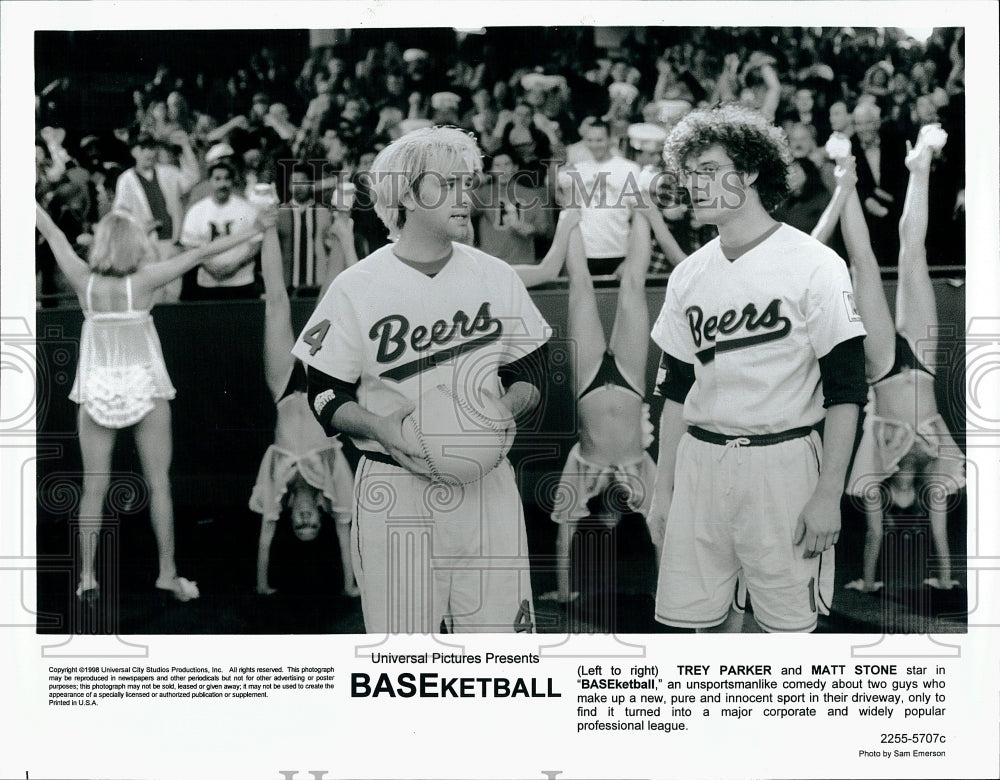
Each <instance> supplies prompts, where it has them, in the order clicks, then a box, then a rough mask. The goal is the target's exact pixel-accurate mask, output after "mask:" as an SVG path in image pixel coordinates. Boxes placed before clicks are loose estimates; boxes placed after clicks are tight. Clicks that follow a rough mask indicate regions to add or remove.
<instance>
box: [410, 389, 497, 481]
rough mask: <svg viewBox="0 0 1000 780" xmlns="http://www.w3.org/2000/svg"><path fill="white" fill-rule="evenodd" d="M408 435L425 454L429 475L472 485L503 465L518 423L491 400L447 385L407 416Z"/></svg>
mask: <svg viewBox="0 0 1000 780" xmlns="http://www.w3.org/2000/svg"><path fill="white" fill-rule="evenodd" d="M403 437H404V438H405V439H406V440H407V442H408V443H410V444H415V445H416V446H417V448H418V449H420V450H421V451H422V452H423V453H424V457H423V463H422V464H421V465H425V466H426V471H424V472H423V475H424V476H426V477H427V478H428V479H430V480H432V481H434V482H443V483H445V484H448V485H467V484H469V483H472V482H477V481H479V480H480V479H482V478H483V477H485V476H486V475H487V474H489V473H490V472H491V471H493V469H495V468H496V467H497V466H499V465H500V463H501V461H503V459H504V458H505V457H506V455H507V452H508V451H509V450H510V446H511V443H512V442H513V438H514V425H513V421H512V420H511V418H510V415H509V414H508V413H507V411H506V410H505V409H504V408H503V407H502V406H501V405H500V404H498V403H497V402H496V401H495V400H493V399H492V398H490V397H488V396H486V395H480V396H479V397H478V398H474V397H471V396H464V395H459V394H457V393H455V392H454V391H453V390H452V389H451V388H449V387H447V386H446V385H436V386H434V387H432V388H431V389H430V390H428V391H426V392H425V393H424V394H423V395H421V396H420V398H419V399H417V408H416V409H414V411H413V412H411V413H410V414H409V415H407V416H406V417H405V418H404V419H403Z"/></svg>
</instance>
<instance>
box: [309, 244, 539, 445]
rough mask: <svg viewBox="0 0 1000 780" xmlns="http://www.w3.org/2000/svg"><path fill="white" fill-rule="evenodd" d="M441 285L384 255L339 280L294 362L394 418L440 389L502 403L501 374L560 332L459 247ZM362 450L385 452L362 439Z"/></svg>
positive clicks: (494, 267) (508, 277)
mask: <svg viewBox="0 0 1000 780" xmlns="http://www.w3.org/2000/svg"><path fill="white" fill-rule="evenodd" d="M452 246H453V254H452V257H451V259H450V260H449V261H448V263H447V264H446V265H445V266H444V268H442V269H441V271H440V272H438V273H437V274H436V275H435V276H433V277H430V276H428V275H427V274H424V273H422V272H421V271H419V270H417V269H415V268H411V267H410V266H408V265H406V264H405V263H403V262H401V261H400V260H399V259H397V258H396V256H395V255H394V254H393V247H392V245H391V244H390V245H388V246H384V247H382V248H381V249H378V250H376V251H375V252H373V253H372V254H371V255H369V256H368V257H366V258H365V259H364V260H362V261H361V262H360V263H358V264H356V265H353V266H351V267H350V268H348V269H347V270H345V271H344V272H343V273H341V274H339V275H338V276H337V277H336V279H334V281H333V283H332V284H331V286H330V289H329V290H328V291H327V294H326V295H325V296H324V297H323V300H321V301H320V303H319V305H318V306H317V307H316V310H315V311H314V312H313V314H312V317H310V319H309V322H308V323H307V324H306V327H305V328H304V329H303V331H302V334H301V335H300V336H299V339H298V341H297V342H296V344H295V347H294V349H293V350H292V354H293V355H295V356H296V357H297V358H299V359H300V360H302V361H303V362H304V363H305V364H306V365H308V366H311V367H313V368H316V369H317V370H319V371H322V372H323V373H325V374H328V375H330V376H332V377H335V378H337V379H340V380H343V381H345V382H356V381H359V380H360V385H359V388H358V403H359V404H360V405H361V406H362V407H363V408H364V409H367V410H368V411H370V412H372V413H374V414H378V415H385V414H389V413H390V412H393V411H395V410H396V409H398V408H399V407H400V406H403V405H404V404H406V403H408V402H411V401H416V400H417V398H419V397H420V395H421V394H422V393H423V392H424V391H425V390H427V389H428V388H430V387H431V386H433V385H436V384H445V385H446V386H448V387H449V388H452V389H454V390H456V391H457V392H458V393H460V394H472V392H473V390H475V391H477V392H478V390H479V389H481V388H483V387H486V388H488V389H490V390H491V391H493V392H495V393H496V394H497V395H501V394H502V392H503V391H502V388H501V387H500V382H499V378H498V376H497V370H498V369H499V367H500V366H502V365H506V364H508V363H511V362H513V361H515V360H518V359H520V358H522V357H524V356H526V355H528V354H530V353H531V352H533V351H535V350H536V349H538V348H539V347H540V346H541V345H542V344H544V343H545V341H546V340H548V338H549V336H550V335H551V329H550V328H549V326H548V324H547V323H546V322H545V320H544V319H543V318H542V315H541V314H540V313H539V312H538V309H536V308H535V305H534V303H533V302H532V300H531V298H530V297H529V296H528V292H527V290H526V289H525V288H524V285H523V284H522V283H521V280H520V278H519V277H518V275H517V273H516V271H514V269H513V268H511V267H510V266H509V265H508V264H507V263H505V262H503V261H502V260H498V259H497V258H495V257H492V256H490V255H487V254H486V253H484V252H480V251H479V250H478V249H473V248H471V247H468V246H465V245H464V244H458V243H455V244H453V245H452ZM355 443H356V444H357V446H358V447H359V448H360V449H362V450H369V451H375V452H382V451H383V449H382V447H381V446H380V445H379V444H378V443H377V442H374V441H368V440H359V439H355Z"/></svg>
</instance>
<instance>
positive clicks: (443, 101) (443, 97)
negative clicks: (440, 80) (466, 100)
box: [431, 92, 462, 111]
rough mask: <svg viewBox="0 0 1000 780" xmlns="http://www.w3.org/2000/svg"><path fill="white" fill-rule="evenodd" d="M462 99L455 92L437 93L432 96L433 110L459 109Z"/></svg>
mask: <svg viewBox="0 0 1000 780" xmlns="http://www.w3.org/2000/svg"><path fill="white" fill-rule="evenodd" d="M461 102H462V98H460V97H459V96H458V95H456V94H455V93H454V92H435V93H434V94H433V95H431V108H433V109H434V110H435V111H444V110H446V109H449V108H458V104H459V103H461Z"/></svg>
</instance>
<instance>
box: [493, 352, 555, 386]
mask: <svg viewBox="0 0 1000 780" xmlns="http://www.w3.org/2000/svg"><path fill="white" fill-rule="evenodd" d="M548 358H549V345H548V344H542V346H540V347H539V348H538V349H536V350H534V351H533V352H530V353H528V354H527V355H525V356H524V357H523V358H520V359H518V360H515V361H514V362H513V363H508V364H507V365H505V366H500V368H499V369H498V370H497V374H499V376H500V383H501V384H502V385H503V387H504V389H505V390H506V389H507V388H508V387H510V386H511V385H513V384H514V383H515V382H527V383H528V384H529V385H534V386H535V387H537V388H539V389H541V388H543V387H545V385H546V383H547V381H548V379H547V376H548V371H549V359H548Z"/></svg>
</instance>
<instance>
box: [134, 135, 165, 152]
mask: <svg viewBox="0 0 1000 780" xmlns="http://www.w3.org/2000/svg"><path fill="white" fill-rule="evenodd" d="M159 145H160V142H159V141H157V140H156V138H155V137H154V136H153V134H152V133H145V132H143V133H137V134H136V135H135V137H134V138H133V139H132V143H131V144H130V145H129V146H130V148H132V149H135V147H137V146H138V147H139V148H140V149H152V148H154V147H156V146H159Z"/></svg>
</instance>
